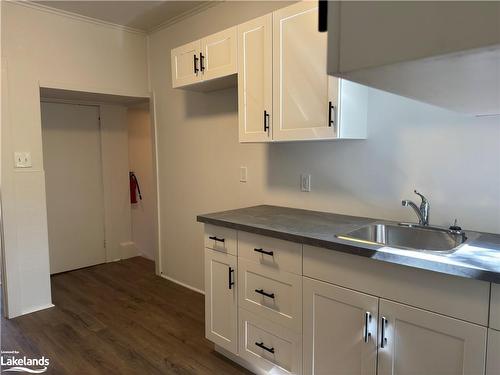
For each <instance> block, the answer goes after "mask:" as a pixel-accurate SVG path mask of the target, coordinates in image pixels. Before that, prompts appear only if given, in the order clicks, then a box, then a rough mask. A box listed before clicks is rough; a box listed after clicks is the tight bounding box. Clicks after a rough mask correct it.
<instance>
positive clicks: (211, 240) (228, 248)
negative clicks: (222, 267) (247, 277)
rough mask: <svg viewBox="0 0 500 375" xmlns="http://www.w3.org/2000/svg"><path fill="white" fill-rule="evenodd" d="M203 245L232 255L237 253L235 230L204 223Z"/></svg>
mask: <svg viewBox="0 0 500 375" xmlns="http://www.w3.org/2000/svg"><path fill="white" fill-rule="evenodd" d="M205 247H206V248H208V249H212V250H216V251H221V252H223V253H228V254H232V255H238V235H237V232H236V230H234V229H230V228H224V227H218V226H215V225H210V224H205Z"/></svg>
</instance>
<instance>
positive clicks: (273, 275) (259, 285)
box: [238, 258, 302, 332]
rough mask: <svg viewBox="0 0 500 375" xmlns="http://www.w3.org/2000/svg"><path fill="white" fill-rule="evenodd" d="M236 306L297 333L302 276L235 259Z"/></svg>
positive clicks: (299, 324)
mask: <svg viewBox="0 0 500 375" xmlns="http://www.w3.org/2000/svg"><path fill="white" fill-rule="evenodd" d="M238 267H239V280H238V281H239V285H240V289H239V296H240V297H239V303H240V304H239V306H240V307H243V308H245V309H247V310H248V311H251V312H253V313H256V314H258V315H259V316H261V317H263V318H265V319H268V320H270V321H272V322H274V323H277V324H280V325H282V326H285V327H287V328H289V329H292V330H294V331H296V332H301V331H302V308H301V306H302V276H298V275H295V274H292V273H289V272H283V271H278V270H274V269H267V268H266V267H264V266H261V265H259V264H256V263H253V262H250V261H248V260H246V259H241V258H239V259H238Z"/></svg>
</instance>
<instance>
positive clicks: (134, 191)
mask: <svg viewBox="0 0 500 375" xmlns="http://www.w3.org/2000/svg"><path fill="white" fill-rule="evenodd" d="M128 175H129V180H130V203H132V204H133V203H137V202H138V201H137V196H139V199H140V200H141V201H142V195H141V188H140V187H139V181H137V177H136V176H135V173H134V172H132V171H131V172H129V174H128Z"/></svg>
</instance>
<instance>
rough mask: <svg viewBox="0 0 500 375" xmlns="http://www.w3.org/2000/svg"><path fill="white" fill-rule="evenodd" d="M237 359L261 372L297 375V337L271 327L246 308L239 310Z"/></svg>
mask: <svg viewBox="0 0 500 375" xmlns="http://www.w3.org/2000/svg"><path fill="white" fill-rule="evenodd" d="M239 317H240V348H239V349H240V350H239V352H240V356H241V357H242V358H243V359H245V360H247V361H249V362H251V363H253V364H255V365H257V366H258V367H259V368H260V369H262V370H263V372H264V373H269V374H300V369H301V366H302V360H301V359H302V344H301V340H300V335H298V334H297V333H294V332H293V331H290V330H287V329H286V328H284V327H281V326H279V325H276V324H273V323H271V322H269V321H266V320H265V319H262V318H261V317H259V316H257V315H255V314H252V313H251V312H249V311H246V310H245V309H241V308H240V310H239Z"/></svg>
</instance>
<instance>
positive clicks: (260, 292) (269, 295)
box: [255, 289, 274, 299]
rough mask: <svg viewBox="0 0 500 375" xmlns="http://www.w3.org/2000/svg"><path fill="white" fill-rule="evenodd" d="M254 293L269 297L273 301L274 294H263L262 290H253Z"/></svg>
mask: <svg viewBox="0 0 500 375" xmlns="http://www.w3.org/2000/svg"><path fill="white" fill-rule="evenodd" d="M255 293H259V294H262V295H263V296H264V297H269V298H272V299H274V293H266V292H264V289H255Z"/></svg>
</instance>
